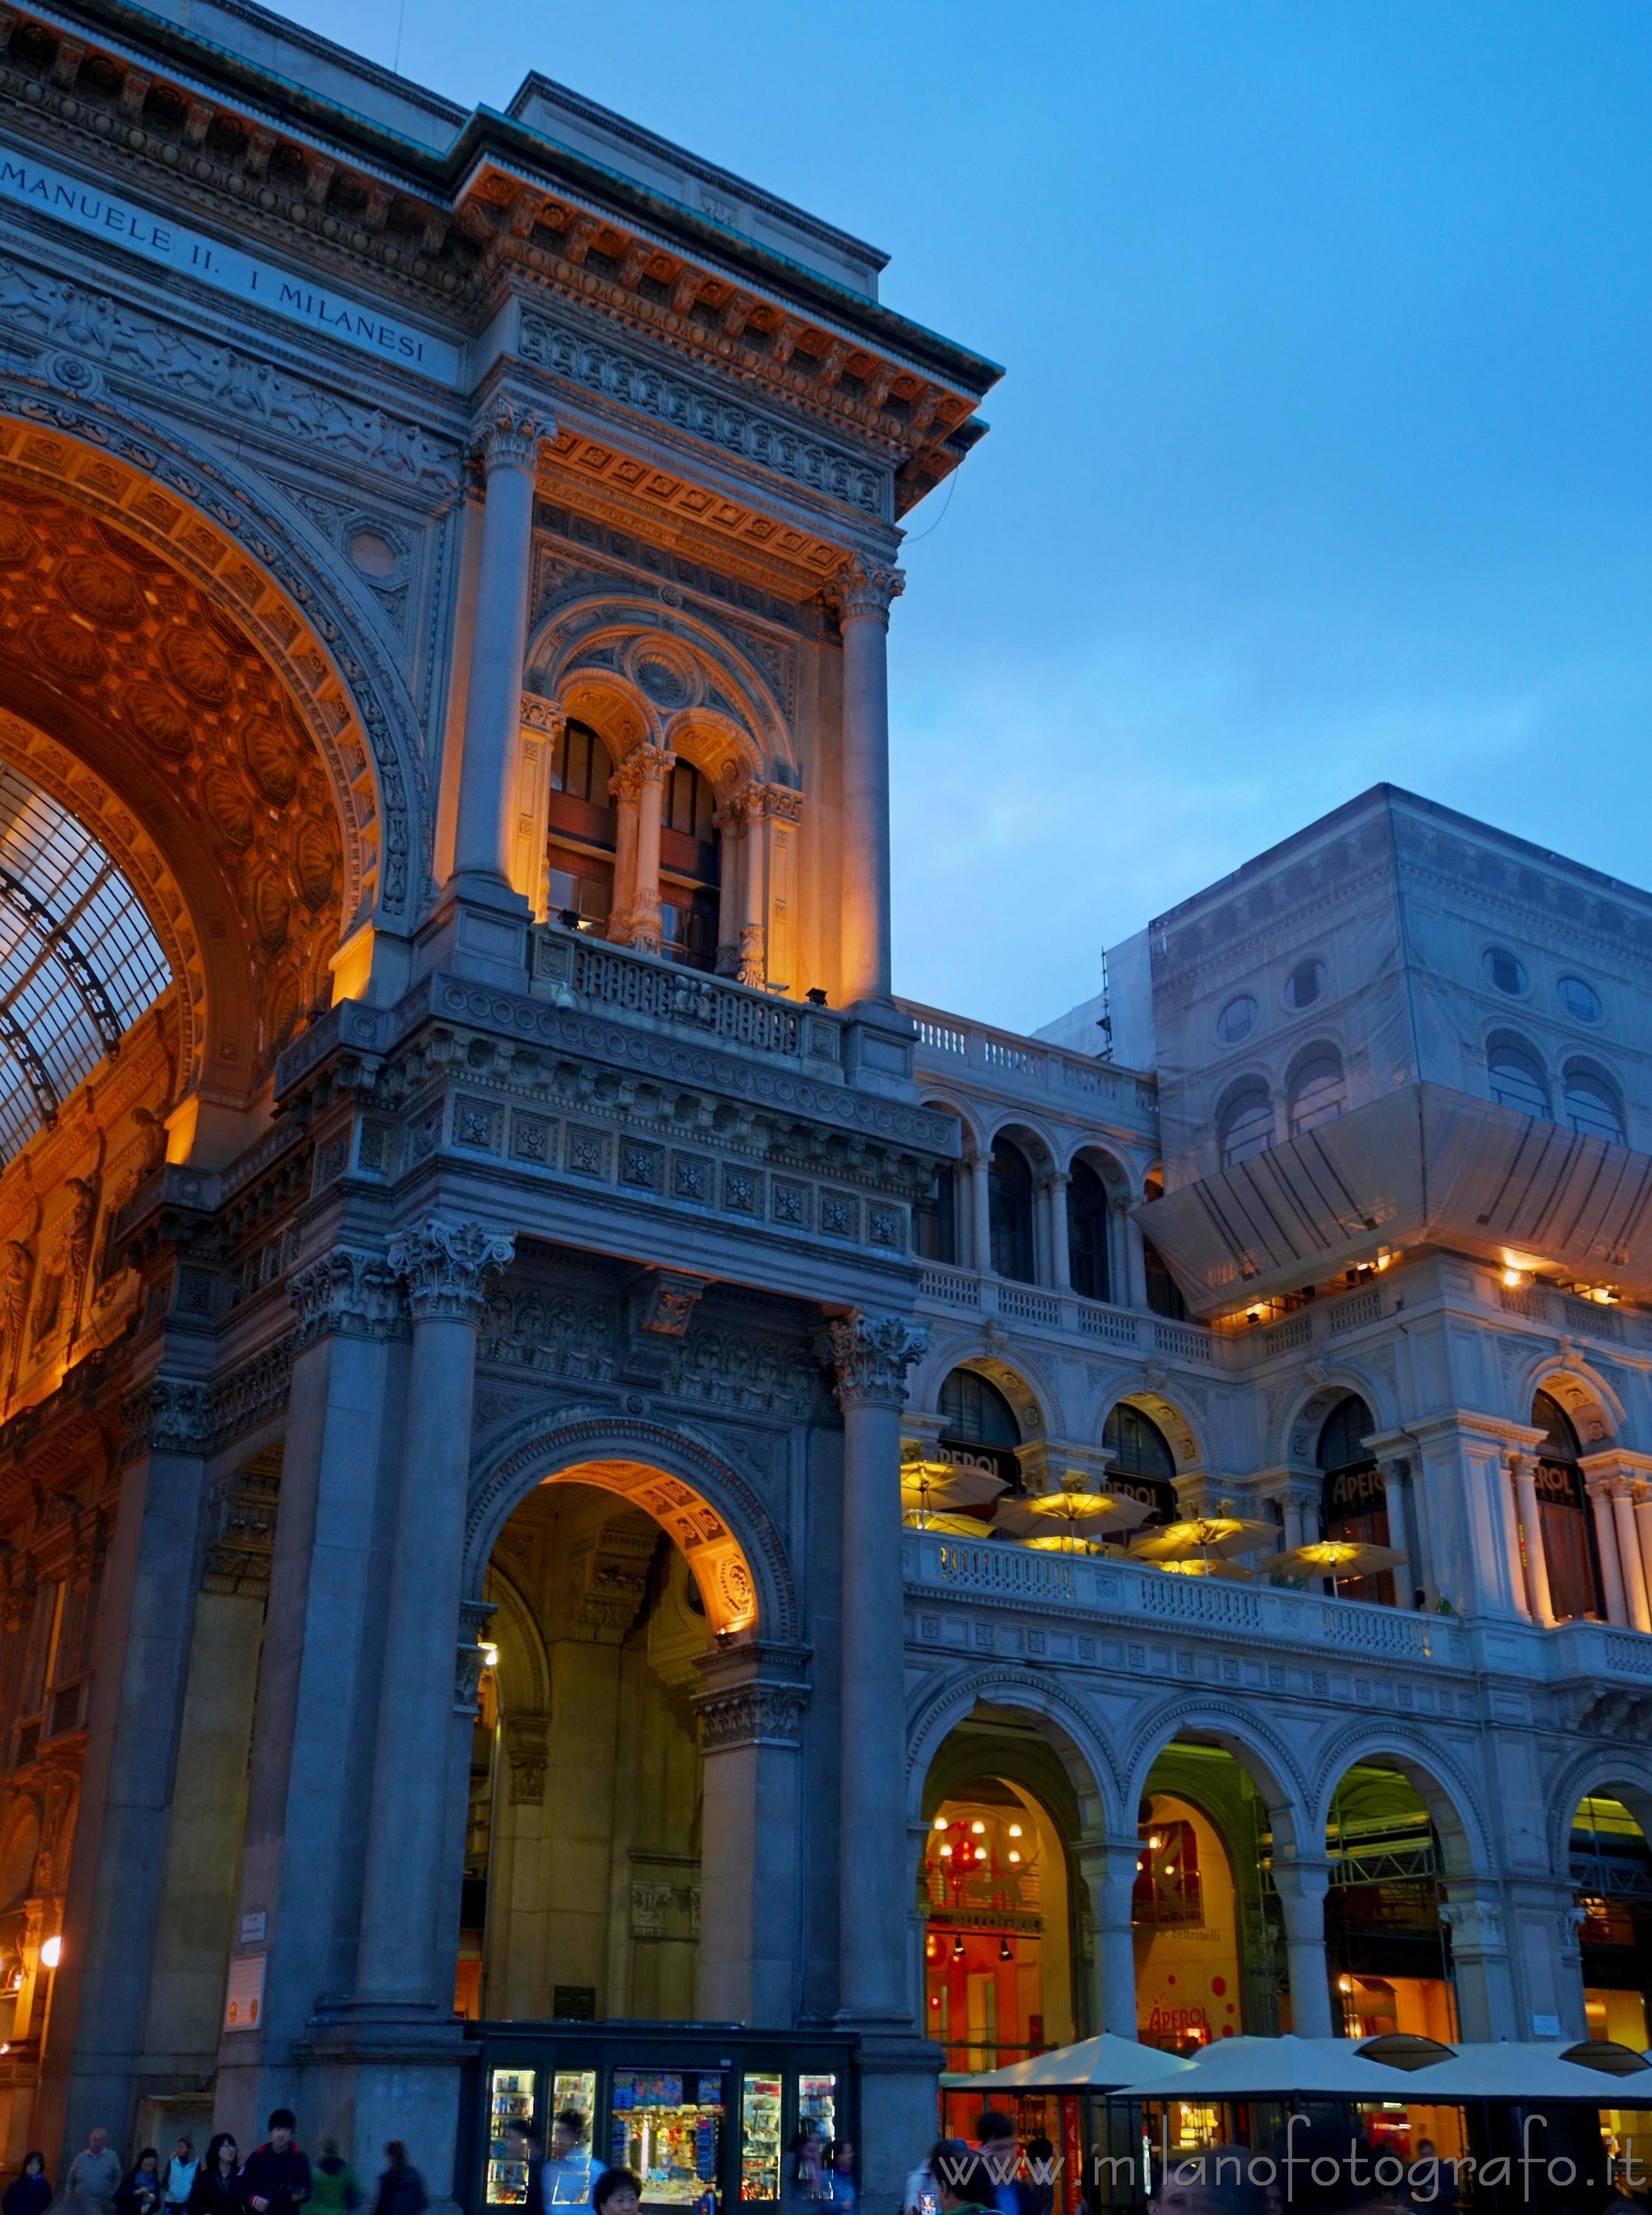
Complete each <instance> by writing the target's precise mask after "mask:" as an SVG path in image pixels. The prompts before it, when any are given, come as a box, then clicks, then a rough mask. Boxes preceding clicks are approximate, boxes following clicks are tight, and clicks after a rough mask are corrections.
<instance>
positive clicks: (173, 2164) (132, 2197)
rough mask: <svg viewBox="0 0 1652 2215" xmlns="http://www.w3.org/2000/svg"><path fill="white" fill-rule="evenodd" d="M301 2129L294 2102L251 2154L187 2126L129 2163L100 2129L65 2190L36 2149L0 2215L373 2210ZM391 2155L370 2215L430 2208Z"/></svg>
mask: <svg viewBox="0 0 1652 2215" xmlns="http://www.w3.org/2000/svg"><path fill="white" fill-rule="evenodd" d="M296 2129H297V2117H296V2116H295V2115H294V2114H293V2112H292V2110H291V2108H276V2110H275V2111H274V2113H273V2114H272V2115H271V2117H270V2120H269V2133H270V2134H269V2136H268V2138H266V2139H265V2140H264V2142H263V2144H261V2145H256V2146H254V2148H253V2149H252V2151H250V2152H249V2153H248V2155H247V2156H246V2157H245V2158H244V2159H243V2158H242V2151H241V2148H240V2146H239V2145H238V2144H236V2140H235V2138H233V2137H232V2136H231V2135H230V2133H229V2132H228V2131H219V2132H217V2135H216V2136H215V2137H214V2138H211V2139H210V2140H209V2141H208V2144H207V2148H206V2151H205V2155H204V2156H202V2155H199V2154H198V2153H197V2152H196V2151H195V2143H194V2140H193V2138H190V2137H189V2136H188V2135H187V2133H185V2134H183V2135H180V2137H179V2138H178V2139H177V2140H176V2141H175V2143H174V2146H173V2149H172V2151H171V2153H170V2154H169V2155H168V2157H167V2158H166V2160H165V2161H162V2158H161V2156H160V2154H159V2152H158V2151H156V2148H155V2147H154V2146H144V2147H143V2148H141V2149H140V2151H139V2152H138V2157H137V2159H136V2160H135V2161H134V2162H133V2163H132V2165H131V2167H130V2168H128V2167H127V2166H126V2165H125V2163H123V2162H122V2161H121V2158H120V2156H119V2153H117V2152H116V2151H115V2149H114V2147H113V2146H112V2145H111V2144H110V2143H109V2134H108V2132H107V2131H106V2130H102V2129H97V2130H93V2131H91V2132H89V2133H88V2135H87V2139H86V2144H85V2145H84V2146H83V2148H82V2150H81V2151H80V2152H79V2153H77V2154H76V2156H75V2157H74V2159H73V2160H72V2161H71V2162H70V2164H69V2169H68V2172H67V2174H66V2175H64V2179H63V2185H62V2190H61V2192H60V2193H59V2192H54V2190H53V2188H52V2179H51V2178H50V2177H49V2176H48V2175H46V2157H45V2155H44V2154H41V2153H31V2154H30V2155H29V2156H28V2158H27V2159H26V2160H25V2161H24V2163H23V2172H22V2175H21V2176H19V2177H16V2178H15V2179H14V2181H12V2182H11V2183H10V2184H9V2186H8V2187H6V2192H5V2196H4V2198H3V2200H0V2215H46V2210H47V2209H48V2208H49V2207H51V2206H53V2204H54V2202H56V2203H57V2204H58V2206H60V2207H62V2208H63V2210H64V2215H299V2211H300V2209H306V2210H308V2215H357V2211H358V2209H364V2208H366V2206H367V2200H368V2194H367V2192H366V2190H365V2188H364V2186H363V2184H362V2181H361V2179H360V2178H359V2177H358V2175H357V2174H356V2172H355V2170H354V2169H352V2167H351V2166H350V2163H348V2162H347V2161H346V2159H345V2158H344V2157H343V2155H342V2154H340V2151H339V2149H338V2147H337V2146H336V2145H335V2144H334V2143H333V2140H332V2139H331V2138H324V2139H323V2140H322V2141H321V2152H320V2154H319V2155H318V2156H317V2157H316V2158H315V2161H314V2162H312V2161H311V2160H310V2157H309V2155H308V2154H307V2153H306V2152H305V2151H303V2147H302V2146H300V2145H299V2144H298V2143H297V2139H296V2138H294V2136H293V2132H295V2130H296ZM384 2152H385V2157H386V2165H385V2168H384V2169H383V2172H382V2175H380V2176H379V2178H378V2181H377V2187H376V2193H375V2194H374V2197H373V2201H372V2206H371V2209H370V2215H424V2210H425V2208H427V2207H428V2206H430V2195H429V2194H428V2193H427V2192H426V2191H425V2183H424V2179H423V2178H422V2177H421V2176H420V2175H419V2171H418V2170H417V2169H414V2168H413V2165H412V2163H410V2162H409V2161H408V2159H407V2148H406V2146H404V2145H403V2144H401V2140H400V2139H399V2138H392V2139H391V2140H390V2142H389V2144H388V2145H387V2146H386V2147H385V2149H384ZM618 2215H623V2211H618Z"/></svg>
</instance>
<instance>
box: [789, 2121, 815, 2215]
mask: <svg viewBox="0 0 1652 2215" xmlns="http://www.w3.org/2000/svg"><path fill="white" fill-rule="evenodd" d="M822 2151H823V2149H822V2146H821V2143H820V2126H819V2124H818V2123H817V2121H816V2120H815V2119H814V2117H813V2116H812V2115H805V2117H804V2119H803V2120H802V2121H801V2122H800V2123H799V2124H798V2127H797V2129H796V2130H795V2131H793V2132H792V2143H791V2144H790V2145H789V2146H787V2148H786V2173H785V2175H783V2176H782V2177H781V2179H780V2205H781V2206H782V2208H783V2209H785V2210H786V2211H787V2215H795V2211H796V2210H798V2209H799V2208H801V2207H803V2206H805V2205H806V2203H807V2202H809V2201H810V2200H823V2199H824V2198H825V2197H826V2181H825V2176H824V2174H823V2164H822V2160H821V2155H822Z"/></svg>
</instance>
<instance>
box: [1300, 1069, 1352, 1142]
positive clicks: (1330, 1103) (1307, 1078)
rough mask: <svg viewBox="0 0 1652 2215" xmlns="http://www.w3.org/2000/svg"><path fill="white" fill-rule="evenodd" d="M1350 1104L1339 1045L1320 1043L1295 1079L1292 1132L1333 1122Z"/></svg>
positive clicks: (1308, 1129) (1309, 1129)
mask: <svg viewBox="0 0 1652 2215" xmlns="http://www.w3.org/2000/svg"><path fill="white" fill-rule="evenodd" d="M1347 1104H1348V1085H1347V1083H1346V1080H1345V1079H1344V1077H1343V1058H1342V1056H1341V1054H1339V1053H1338V1052H1337V1049H1336V1047H1335V1046H1320V1047H1317V1048H1316V1049H1315V1051H1314V1052H1312V1053H1311V1054H1309V1055H1308V1056H1307V1057H1306V1058H1305V1059H1304V1060H1303V1061H1301V1062H1300V1064H1299V1065H1298V1066H1297V1070H1296V1074H1295V1076H1294V1077H1293V1079H1292V1080H1291V1118H1290V1120H1291V1136H1292V1138H1296V1137H1297V1136H1298V1135H1299V1134H1300V1132H1303V1131H1312V1129H1313V1128H1314V1127H1315V1126H1316V1125H1318V1124H1320V1123H1329V1122H1331V1121H1332V1120H1333V1119H1334V1118H1335V1117H1337V1116H1338V1115H1340V1114H1342V1112H1343V1108H1344V1107H1346V1106H1347Z"/></svg>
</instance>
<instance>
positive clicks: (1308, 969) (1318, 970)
mask: <svg viewBox="0 0 1652 2215" xmlns="http://www.w3.org/2000/svg"><path fill="white" fill-rule="evenodd" d="M1323 991H1325V963H1324V962H1323V961H1299V962H1298V963H1297V965H1296V966H1295V968H1294V969H1293V970H1292V972H1291V973H1290V975H1289V976H1288V978H1287V979H1285V1004H1286V1006H1287V1007H1290V1008H1311V1007H1312V1005H1313V1003H1314V1002H1315V1001H1316V1000H1317V999H1318V998H1319V995H1320V993H1321V992H1323Z"/></svg>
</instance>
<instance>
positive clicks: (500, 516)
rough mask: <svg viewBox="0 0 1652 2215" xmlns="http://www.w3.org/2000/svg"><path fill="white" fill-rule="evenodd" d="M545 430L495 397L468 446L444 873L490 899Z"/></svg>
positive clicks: (502, 883)
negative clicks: (458, 702) (463, 625)
mask: <svg viewBox="0 0 1652 2215" xmlns="http://www.w3.org/2000/svg"><path fill="white" fill-rule="evenodd" d="M547 434H548V426H547V425H546V424H544V423H543V422H542V421H541V420H540V419H539V417H537V416H536V415H535V414H533V413H532V412H531V410H530V409H529V408H528V407H527V406H526V405H525V404H524V403H523V402H522V401H520V400H518V399H517V398H516V397H514V396H512V395H511V394H509V393H500V394H499V396H498V397H497V398H496V399H495V401H494V402H493V406H492V408H490V410H489V412H488V415H487V419H486V421H485V422H484V424H483V425H482V427H481V432H480V437H479V438H478V439H477V452H478V455H479V457H480V462H481V466H482V473H483V476H484V478H485V480H486V504H485V506H484V507H483V511H482V544H481V559H480V568H479V570H478V573H477V579H476V611H475V617H474V623H473V625H472V629H471V641H470V677H469V682H468V684H467V686H466V688H465V732H464V759H463V762H462V766H461V769H460V773H459V807H458V818H457V825H456V831H455V834H454V849H453V868H454V874H455V876H456V878H458V879H459V880H460V881H461V883H462V884H463V883H464V882H465V880H470V883H471V884H472V885H473V886H474V887H477V888H479V889H486V891H488V892H490V893H493V894H495V895H497V894H499V893H508V891H509V889H510V877H511V848H512V844H513V832H514V821H513V819H514V816H515V813H516V810H515V806H514V801H515V790H514V788H515V782H516V760H517V748H518V745H519V738H518V732H519V727H520V721H521V703H522V664H523V653H524V652H525V650H526V645H527V629H528V587H529V573H530V570H531V567H532V562H533V531H534V472H535V464H536V462H537V459H538V454H539V442H540V440H541V439H542V438H544V437H545V436H547Z"/></svg>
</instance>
